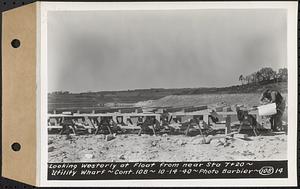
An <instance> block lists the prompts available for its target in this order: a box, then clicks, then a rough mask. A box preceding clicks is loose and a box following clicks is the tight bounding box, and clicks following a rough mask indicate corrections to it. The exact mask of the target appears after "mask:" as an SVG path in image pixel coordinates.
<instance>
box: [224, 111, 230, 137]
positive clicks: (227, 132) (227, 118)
mask: <svg viewBox="0 0 300 189" xmlns="http://www.w3.org/2000/svg"><path fill="white" fill-rule="evenodd" d="M225 126H226V128H225V133H226V134H229V133H231V117H230V115H227V116H226V125H225Z"/></svg>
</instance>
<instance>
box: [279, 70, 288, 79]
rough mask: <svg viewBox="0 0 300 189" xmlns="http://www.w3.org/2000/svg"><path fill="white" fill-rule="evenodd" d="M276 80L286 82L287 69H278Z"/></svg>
mask: <svg viewBox="0 0 300 189" xmlns="http://www.w3.org/2000/svg"><path fill="white" fill-rule="evenodd" d="M278 78H279V79H281V80H283V81H287V78H288V70H287V68H280V69H279V70H278Z"/></svg>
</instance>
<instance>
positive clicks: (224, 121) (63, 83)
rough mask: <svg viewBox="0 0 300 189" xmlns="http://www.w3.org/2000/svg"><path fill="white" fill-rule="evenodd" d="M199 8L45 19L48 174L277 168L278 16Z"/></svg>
mask: <svg viewBox="0 0 300 189" xmlns="http://www.w3.org/2000/svg"><path fill="white" fill-rule="evenodd" d="M70 6H71V5H70ZM199 7H200V8H199V9H197V8H194V9H183V8H182V9H176V8H174V9H159V8H158V9H157V10H156V9H154V8H151V9H145V10H139V9H130V10H122V9H121V10H96V9H93V10H76V11H70V10H61V9H59V11H55V10H54V11H48V12H47V39H46V40H47V52H46V53H47V124H48V125H47V140H48V146H47V148H48V149H47V150H48V152H47V153H48V155H47V156H48V157H47V163H48V164H51V163H53V164H52V165H50V167H49V169H51V166H52V168H53V169H55V168H57V166H59V165H62V166H66V168H68V167H67V166H68V165H70V166H71V164H72V163H75V164H76V163H98V164H97V165H98V166H99V163H101V162H103V163H106V165H110V164H109V163H124V162H129V163H133V167H139V168H143V167H147V168H151V166H153V165H154V164H153V165H152V164H151V163H153V162H154V163H158V165H159V167H163V168H170V167H171V168H172V169H171V171H173V170H175V168H178V166H179V165H178V163H179V162H181V163H184V162H191V163H193V164H196V163H198V164H199V166H201V165H200V164H201V162H214V161H216V162H227V161H228V162H235V161H241V162H255V161H266V162H267V161H283V162H285V163H287V161H288V158H289V157H288V154H289V153H288V142H289V140H290V138H289V134H290V129H291V127H294V128H296V126H297V125H293V124H291V123H290V122H289V120H290V119H289V114H288V110H289V105H290V103H289V101H288V100H289V99H288V97H289V94H288V92H290V90H288V89H289V82H290V80H289V79H288V78H290V77H289V73H290V72H291V70H290V69H293V67H291V68H290V67H289V63H288V11H287V9H284V8H207V9H205V8H201V6H199ZM43 137H44V136H42V138H43ZM295 142H296V141H295ZM138 162H142V163H140V164H141V165H139V163H138ZM163 164H165V165H163ZM94 165H96V164H94ZM249 165H250V164H249ZM55 166H56V167H55ZM100 166H101V165H100ZM183 166H184V165H183ZM193 166H194V165H193ZM236 166H239V165H238V163H237V165H236ZM274 166H276V165H274ZM176 170H177V169H176ZM226 170H227V171H229V172H227V173H234V172H230V170H229V169H226ZM150 171H151V170H150ZM201 171H202V169H201V170H200V172H201ZM241 171H245V170H241ZM266 171H267V172H268V171H270V170H266ZM271 171H275V172H274V174H275V173H278V174H279V172H280V171H282V169H276V168H275V170H271ZM98 172H100V171H98ZM98 172H96V173H95V172H94V173H87V174H98ZM200 172H199V174H200ZM222 173H226V171H224V170H223V171H222ZM235 173H236V172H235ZM237 173H239V172H237ZM247 173H248V172H247ZM272 173H273V172H272ZM272 173H270V174H272ZM50 174H52V175H54V176H57V175H67V174H70V175H72V173H71V172H70V173H59V172H58V173H55V172H53V173H50ZM74 174H75V173H74ZM81 174H82V173H81ZM99 174H100V173H99ZM114 174H115V175H121V176H122V175H130V176H132V177H134V176H135V173H131V171H127V172H126V171H123V172H122V171H119V172H118V173H116V172H114ZM170 174H171V173H170ZM174 174H175V173H174ZM259 174H260V175H267V173H265V174H264V173H262V172H261V171H259ZM270 174H269V175H270ZM48 175H49V174H48ZM229 177H230V175H229ZM245 177H250V178H251V171H250V174H248V175H247V176H245ZM280 177H281V176H278V178H280ZM282 177H287V173H286V175H285V176H282ZM98 178H99V177H98ZM143 178H145V177H143ZM193 178H196V177H193ZM224 178H225V177H224Z"/></svg>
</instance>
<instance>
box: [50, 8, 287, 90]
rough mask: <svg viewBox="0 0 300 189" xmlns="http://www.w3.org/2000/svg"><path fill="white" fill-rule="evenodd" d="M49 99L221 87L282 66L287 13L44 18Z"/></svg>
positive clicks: (58, 15) (86, 13)
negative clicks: (60, 95)
mask: <svg viewBox="0 0 300 189" xmlns="http://www.w3.org/2000/svg"><path fill="white" fill-rule="evenodd" d="M47 22H48V33H47V35H48V47H47V51H48V52H47V53H48V54H47V55H48V60H47V62H48V92H53V91H60V90H62V91H70V92H75V93H76V92H87V91H111V90H113V91H118V90H129V89H130V90H132V89H147V88H193V87H224V86H230V85H236V84H239V83H240V82H239V81H238V78H239V76H240V75H241V74H243V75H247V74H251V73H253V72H255V71H257V70H259V69H260V68H262V67H271V68H273V69H274V70H278V69H279V68H283V67H287V45H286V43H287V31H286V30H287V27H286V25H287V23H286V12H285V11H284V10H281V9H274V10H272V9H268V10H267V9H260V10H255V9H252V10H250V9H249V10H248V9H244V10H160V11H155V10H152V11H150V10H149V11H136V10H135V11H133V10H123V11H60V12H56V11H53V12H49V13H48V21H47Z"/></svg>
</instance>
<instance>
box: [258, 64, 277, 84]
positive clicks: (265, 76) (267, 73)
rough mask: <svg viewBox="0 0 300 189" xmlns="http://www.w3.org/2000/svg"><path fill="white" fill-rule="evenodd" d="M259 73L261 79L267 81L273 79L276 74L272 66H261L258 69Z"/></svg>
mask: <svg viewBox="0 0 300 189" xmlns="http://www.w3.org/2000/svg"><path fill="white" fill-rule="evenodd" d="M258 73H259V74H260V76H261V78H262V81H269V80H271V79H274V78H275V76H276V72H275V71H274V70H273V69H272V68H269V67H268V68H262V69H260V70H259V71H258Z"/></svg>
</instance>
